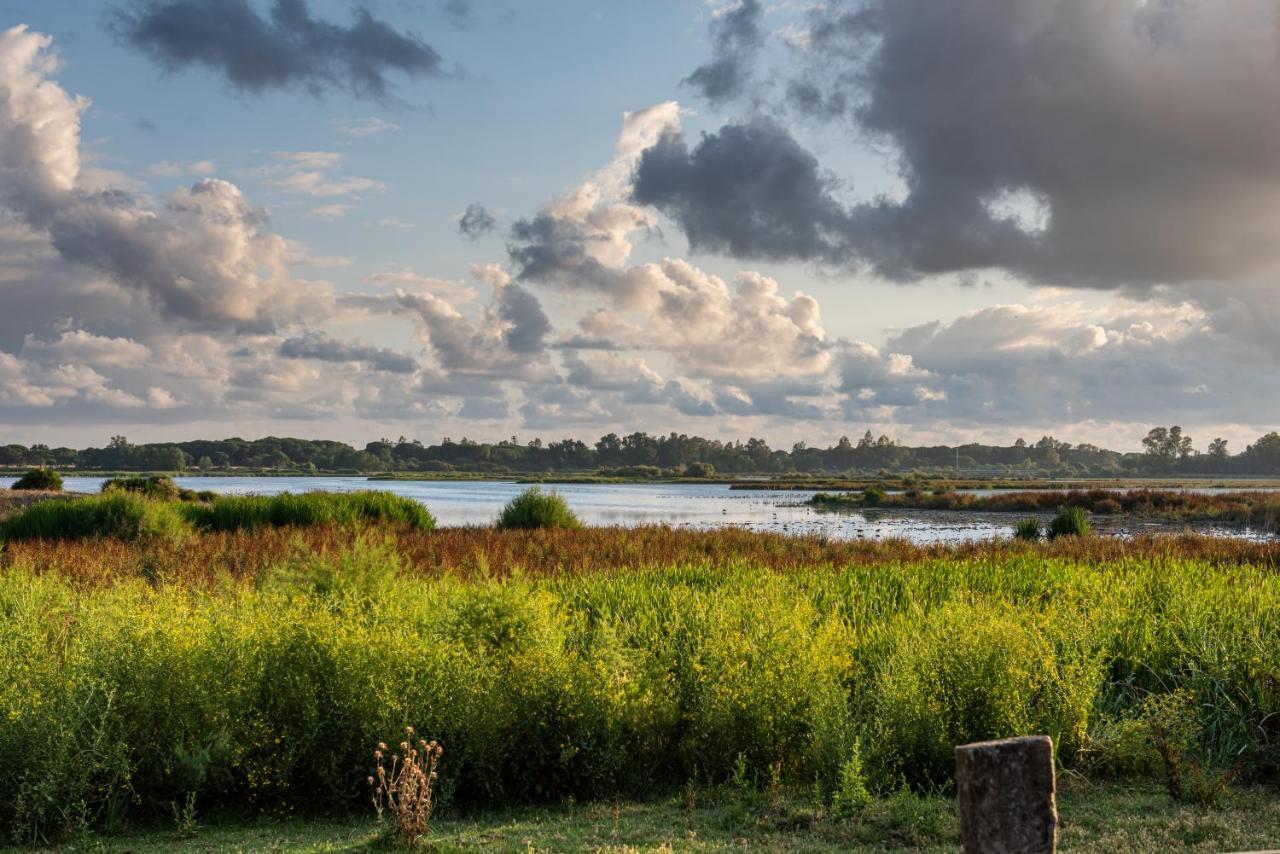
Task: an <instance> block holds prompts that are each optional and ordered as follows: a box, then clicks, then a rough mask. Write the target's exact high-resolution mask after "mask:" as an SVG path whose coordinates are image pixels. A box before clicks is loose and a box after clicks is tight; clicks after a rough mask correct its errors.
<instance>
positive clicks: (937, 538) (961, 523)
mask: <svg viewBox="0 0 1280 854" xmlns="http://www.w3.org/2000/svg"><path fill="white" fill-rule="evenodd" d="M104 479H105V478H101V477H67V478H64V479H63V483H64V485H65V487H66V489H68V490H71V491H74V492H97V491H99V490H100V489H101V488H102V482H103V480H104ZM14 480H15V478H12V477H10V478H0V487H7V486H8V485H9V484H10V483H12V482H13V481H14ZM175 480H176V482H177V483H178V485H179V486H183V487H186V488H188V489H195V490H204V489H208V490H212V491H213V492H217V493H222V494H229V495H249V494H256V495H276V494H279V493H281V492H308V491H311V490H325V491H329V492H350V491H353V490H358V489H382V490H386V491H388V492H394V493H396V494H397V495H404V496H408V497H409V498H412V499H414V500H416V501H420V502H422V503H423V504H426V505H427V507H428V508H430V510H431V512H432V513H433V514H434V515H435V517H436V520H437V521H438V522H439V523H440V524H441V525H488V524H491V523H492V522H493V520H494V519H495V518H496V517H497V515H498V511H499V510H501V509H502V506H503V505H504V504H506V503H507V502H508V501H510V500H511V499H512V498H513V497H515V496H516V495H517V494H519V493H520V492H522V491H523V490H525V489H527V488H528V487H527V486H526V485H524V484H517V483H514V482H511V481H447V480H434V481H431V480H427V481H410V480H401V481H395V480H377V481H371V480H368V479H366V478H363V477H178V478H175ZM549 488H553V489H555V490H556V491H557V492H559V493H560V494H561V495H562V496H564V498H565V500H566V501H568V502H569V506H570V507H572V508H573V510H574V512H575V513H577V514H578V516H579V518H581V519H582V521H583V522H584V523H586V524H588V525H653V524H666V525H672V526H675V527H691V528H719V527H726V526H736V527H741V528H746V529H748V530H753V531H771V532H775V533H786V534H819V535H823V536H827V537H831V538H833V539H860V538H861V539H873V540H883V539H888V538H903V539H907V540H910V541H912V542H915V543H921V544H927V543H960V542H968V541H973V540H986V539H992V538H995V537H1008V536H1011V535H1012V534H1013V523H1014V522H1015V521H1017V519H1019V518H1021V515H1024V514H1002V513H951V512H927V511H925V512H921V511H910V510H903V511H897V510H895V511H871V512H867V513H862V512H841V513H830V512H818V511H816V510H814V509H813V508H811V507H807V506H805V503H804V502H806V501H807V500H808V499H809V498H810V497H811V496H812V495H813V491H810V490H771V489H760V490H756V489H751V490H731V489H729V487H728V486H727V485H724V484H714V483H688V484H684V483H680V484H670V483H654V484H648V483H620V484H561V485H556V486H553V487H549ZM1104 530H1105V528H1104ZM1144 530H1168V527H1167V526H1159V525H1156V526H1149V525H1141V524H1139V525H1134V524H1132V523H1129V526H1128V527H1125V528H1117V529H1114V530H1112V531H1110V532H1112V533H1118V534H1120V535H1130V534H1133V533H1138V532H1141V531H1144ZM1197 530H1198V531H1200V532H1202V533H1212V534H1216V535H1219V536H1244V537H1248V538H1251V539H1255V538H1261V537H1265V536H1267V535H1266V534H1263V533H1261V532H1254V531H1248V530H1241V529H1235V528H1213V527H1198V528H1197Z"/></svg>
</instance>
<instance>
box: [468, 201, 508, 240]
mask: <svg viewBox="0 0 1280 854" xmlns="http://www.w3.org/2000/svg"><path fill="white" fill-rule="evenodd" d="M497 227H498V221H497V220H496V219H494V218H493V215H492V214H491V213H489V211H487V210H485V207H484V205H481V204H477V203H475V202H472V203H471V204H469V205H467V209H466V210H465V211H463V212H462V216H460V217H458V231H459V232H460V233H461V234H462V236H463V237H466V238H469V239H471V240H476V239H478V238H480V237H483V236H484V235H486V234H488V233H489V232H491V231H493V230H494V229H496V228H497Z"/></svg>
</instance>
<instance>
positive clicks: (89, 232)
mask: <svg viewBox="0 0 1280 854" xmlns="http://www.w3.org/2000/svg"><path fill="white" fill-rule="evenodd" d="M50 44H51V42H50V39H49V38H48V37H47V36H43V35H40V34H38V33H32V32H29V31H28V30H27V29H26V28H25V27H22V26H17V27H13V28H11V29H9V30H7V31H5V32H4V33H3V35H0V80H3V81H4V86H3V88H0V203H2V204H3V205H4V207H6V208H8V209H9V210H10V211H12V212H13V213H15V214H16V215H18V216H19V217H21V218H22V220H23V221H24V223H25V225H26V226H28V227H29V228H30V229H31V230H32V233H33V234H35V235H43V236H44V238H45V239H47V240H48V242H49V245H50V246H51V247H52V249H53V250H55V251H56V253H57V255H58V256H60V257H61V259H63V260H65V261H68V262H72V263H74V264H77V265H81V266H83V267H87V268H90V269H93V270H97V271H99V272H100V273H102V274H104V275H105V276H107V277H109V278H110V279H111V281H112V282H113V283H114V284H116V285H117V286H119V287H121V288H123V289H126V290H129V291H133V292H134V293H136V294H138V295H140V296H142V297H143V298H144V299H145V300H146V302H147V303H148V304H149V305H150V306H151V307H152V308H154V310H156V311H157V312H158V313H160V314H161V315H163V316H165V317H167V318H170V319H173V320H180V321H185V322H189V323H192V324H223V325H230V326H235V327H248V326H270V325H273V324H274V323H275V322H277V321H280V320H288V319H291V318H300V317H303V316H307V315H311V314H314V313H316V312H318V311H323V310H324V306H325V305H326V303H327V300H328V295H327V293H326V291H325V289H324V288H323V287H306V286H303V285H302V284H301V283H299V282H297V281H295V280H294V279H292V277H291V276H290V275H289V273H288V269H287V256H288V252H289V249H288V245H287V242H286V241H285V240H284V239H283V238H281V237H279V236H278V235H275V234H272V233H271V232H269V231H267V230H266V229H265V225H266V217H265V215H264V214H263V212H262V211H261V210H260V209H258V208H256V207H255V206H253V205H252V204H251V203H250V202H249V201H248V200H247V199H246V198H245V197H244V195H243V194H242V193H241V192H240V190H239V189H238V188H237V187H235V186H234V185H232V184H230V183H227V182H226V181H219V180H215V179H204V180H201V181H198V182H196V183H195V184H194V185H193V186H192V187H191V188H190V189H183V190H179V191H177V192H175V193H173V194H171V195H169V196H168V197H166V198H165V199H164V200H163V203H162V204H161V205H158V206H157V205H155V204H153V203H152V202H151V200H149V199H146V198H145V197H142V196H138V195H136V194H134V193H132V192H129V191H128V190H121V189H109V188H108V189H98V188H95V189H92V190H89V189H84V188H82V187H81V186H80V181H81V177H82V176H81V172H80V161H81V156H80V141H79V129H80V125H79V116H80V112H81V111H82V110H84V109H85V107H87V105H88V101H87V100H85V99H83V98H72V97H71V96H70V95H68V94H67V93H66V92H65V91H64V90H63V89H62V88H61V87H60V86H58V85H57V83H55V82H53V81H52V80H51V79H49V75H50V74H52V73H54V72H55V71H56V70H57V60H56V57H54V56H53V55H52V54H51V53H49V51H48V48H49V46H50Z"/></svg>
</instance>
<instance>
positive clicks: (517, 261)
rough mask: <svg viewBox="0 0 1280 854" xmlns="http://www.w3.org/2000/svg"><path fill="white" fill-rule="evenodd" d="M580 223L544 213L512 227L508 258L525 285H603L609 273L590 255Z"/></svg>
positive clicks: (519, 221)
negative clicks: (536, 283) (598, 283)
mask: <svg viewBox="0 0 1280 854" xmlns="http://www.w3.org/2000/svg"><path fill="white" fill-rule="evenodd" d="M587 241H588V237H587V235H585V234H584V233H583V230H582V228H581V226H580V225H579V224H578V223H575V222H572V221H568V220H565V219H563V218H560V217H556V216H554V215H552V214H550V213H540V214H538V215H537V216H534V217H531V218H529V219H521V220H517V221H516V222H515V223H514V224H513V225H512V226H511V233H510V240H509V241H508V243H507V255H508V256H509V257H510V259H511V263H512V265H513V266H514V267H515V270H516V278H517V279H520V280H522V281H555V280H569V281H573V282H578V283H580V282H584V281H585V282H601V281H604V280H607V279H608V278H610V275H609V271H608V270H606V269H605V267H604V265H602V264H601V263H600V262H599V261H597V260H596V259H595V258H593V257H592V256H591V255H590V254H589V253H588V252H587Z"/></svg>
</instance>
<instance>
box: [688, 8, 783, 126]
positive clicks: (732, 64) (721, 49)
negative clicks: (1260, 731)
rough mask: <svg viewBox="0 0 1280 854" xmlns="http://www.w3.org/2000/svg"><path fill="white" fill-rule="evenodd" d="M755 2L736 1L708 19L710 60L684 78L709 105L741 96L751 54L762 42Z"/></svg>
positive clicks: (749, 67) (749, 65)
mask: <svg viewBox="0 0 1280 854" xmlns="http://www.w3.org/2000/svg"><path fill="white" fill-rule="evenodd" d="M763 13H764V9H763V7H762V6H761V5H760V2H759V0H740V2H738V4H737V5H736V6H733V7H732V8H729V9H719V10H716V12H715V13H714V14H713V16H712V19H711V44H712V51H713V54H714V55H713V58H712V60H711V61H710V62H708V63H706V64H705V65H700V66H698V68H696V69H695V70H694V71H693V73H692V74H690V75H689V76H688V77H686V78H685V79H684V83H685V84H686V85H689V86H693V87H694V88H696V89H697V90H698V91H699V92H700V93H701V94H702V97H704V98H706V99H707V100H708V101H710V102H711V103H712V104H713V105H720V104H723V103H725V102H726V101H729V100H731V99H733V98H736V97H738V96H740V95H741V94H743V92H744V91H745V90H746V89H747V86H748V83H749V82H750V76H751V65H752V61H753V60H754V58H755V54H756V53H757V52H758V51H759V50H760V46H761V45H762V44H763V42H764V36H763V34H762V33H761V31H760V18H761V16H762V15H763Z"/></svg>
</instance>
